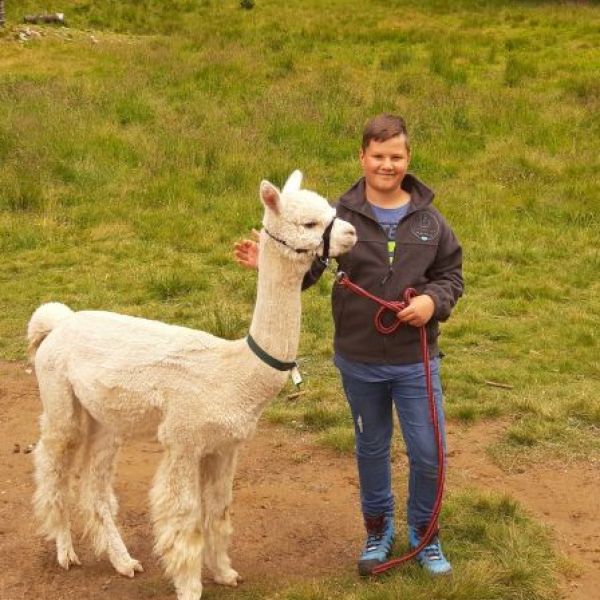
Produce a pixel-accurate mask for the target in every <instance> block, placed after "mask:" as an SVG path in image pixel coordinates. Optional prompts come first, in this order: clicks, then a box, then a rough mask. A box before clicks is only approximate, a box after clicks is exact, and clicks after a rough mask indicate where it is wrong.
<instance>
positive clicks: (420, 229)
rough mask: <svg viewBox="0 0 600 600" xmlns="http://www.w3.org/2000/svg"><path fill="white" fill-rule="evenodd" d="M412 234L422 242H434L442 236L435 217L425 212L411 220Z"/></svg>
mask: <svg viewBox="0 0 600 600" xmlns="http://www.w3.org/2000/svg"><path fill="white" fill-rule="evenodd" d="M410 232H411V233H412V234H413V235H414V236H415V237H416V238H417V239H418V240H421V241H422V242H432V241H433V240H436V239H437V238H438V237H439V235H440V224H439V223H438V221H437V219H436V218H435V217H434V216H433V215H431V214H429V213H426V212H424V213H421V214H418V215H415V216H414V217H413V218H412V219H411V220H410Z"/></svg>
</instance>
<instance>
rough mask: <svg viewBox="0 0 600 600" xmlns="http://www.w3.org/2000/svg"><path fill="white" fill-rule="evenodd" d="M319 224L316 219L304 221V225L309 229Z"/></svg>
mask: <svg viewBox="0 0 600 600" xmlns="http://www.w3.org/2000/svg"><path fill="white" fill-rule="evenodd" d="M317 225H318V223H317V222H316V221H309V222H308V223H304V227H306V228H307V229H312V228H313V227H316V226H317Z"/></svg>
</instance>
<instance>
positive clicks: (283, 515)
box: [0, 362, 600, 600]
mask: <svg viewBox="0 0 600 600" xmlns="http://www.w3.org/2000/svg"><path fill="white" fill-rule="evenodd" d="M40 410H41V407H40V403H39V398H38V393H37V386H36V382H35V377H34V376H33V375H32V374H31V372H28V368H27V366H26V365H24V364H22V363H7V362H0V452H2V461H0V598H1V599H2V600H21V599H25V598H26V599H27V600H30V599H31V598H45V599H46V600H71V599H75V598H77V599H79V598H86V599H89V600H96V599H97V600H100V599H103V600H104V599H106V598H127V599H132V600H135V599H142V598H154V599H155V600H167V599H169V600H173V599H174V597H175V596H174V594H173V592H172V589H171V586H170V584H169V582H168V581H167V580H166V579H165V578H164V577H163V575H162V570H161V568H160V565H159V564H158V561H157V560H156V558H155V557H154V556H153V554H152V536H151V528H150V523H149V515H148V502H147V498H148V489H149V486H150V482H151V480H152V475H153V473H154V470H155V468H156V465H157V462H158V459H159V456H160V447H159V445H158V444H157V443H155V442H131V443H130V444H128V445H127V446H126V447H125V448H124V450H123V452H122V454H121V459H120V466H119V474H118V479H117V483H116V491H117V495H118V497H119V500H120V504H121V510H120V524H121V528H122V532H123V535H124V539H125V541H126V543H127V544H128V546H129V549H130V551H131V553H132V555H133V556H134V557H135V558H137V559H138V560H140V561H141V562H142V564H143V565H144V569H145V572H144V573H143V574H141V575H140V576H137V577H136V578H135V579H134V580H129V579H126V578H123V577H121V576H119V575H117V574H116V573H115V572H114V571H113V570H112V567H111V565H110V564H109V563H108V561H107V560H106V559H101V560H96V559H95V558H94V556H93V554H92V552H91V549H90V547H89V545H88V544H87V543H86V542H85V541H84V542H80V543H76V548H77V551H78V554H79V557H80V559H81V560H82V562H83V567H82V568H73V569H71V571H69V572H68V573H67V572H64V571H62V570H61V569H60V568H59V567H58V565H57V564H56V562H55V554H54V547H53V544H51V543H49V542H45V541H43V540H42V539H40V538H39V536H37V535H36V532H35V524H34V523H33V521H32V511H31V502H30V500H31V495H32V491H33V484H32V461H31V454H28V453H26V449H27V446H28V445H29V444H31V443H33V442H35V440H36V439H37V419H38V415H39V413H40ZM502 427H503V426H502V424H499V423H498V422H491V423H481V424H478V425H475V426H472V427H468V428H467V427H464V426H460V425H457V424H449V427H448V448H449V453H450V457H449V474H448V477H449V479H448V487H449V488H450V489H452V487H459V486H463V485H472V486H475V487H481V488H483V489H494V490H498V491H502V492H505V493H508V494H510V495H511V496H513V497H514V498H516V499H517V500H518V501H519V502H521V504H522V505H523V506H524V507H525V509H526V510H527V511H528V512H529V513H530V514H531V515H532V516H533V517H535V518H536V519H538V520H540V521H542V522H544V523H546V524H548V525H549V526H550V527H551V528H552V529H553V531H554V534H555V540H556V545H557V547H558V549H559V550H560V551H562V552H563V553H564V554H565V555H566V556H567V557H569V558H570V559H572V560H574V561H576V562H577V563H578V564H580V565H581V569H582V574H581V575H580V576H578V577H576V578H574V579H571V580H565V581H564V582H563V583H562V589H563V596H564V598H568V599H571V600H584V599H586V600H587V599H589V598H593V597H596V596H595V594H596V593H597V590H598V589H600V568H599V566H600V486H599V483H600V477H599V473H598V468H597V465H596V466H594V465H592V464H588V463H578V464H572V465H568V466H567V465H556V464H553V465H547V466H540V465H536V466H535V467H531V468H528V469H526V470H524V471H523V472H520V473H514V474H512V473H511V474H507V473H506V472H504V471H503V470H502V469H500V468H499V467H497V466H495V465H494V464H493V463H492V462H491V461H490V460H489V459H488V458H487V456H486V453H485V447H486V446H487V445H489V444H490V443H491V442H492V441H493V440H494V439H495V438H496V436H498V435H499V433H501V430H502ZM15 444H18V445H19V452H15V449H16V448H15ZM395 469H396V470H397V471H399V472H398V473H397V474H396V477H395V482H396V485H397V487H398V486H402V485H403V483H404V480H405V477H404V476H403V474H402V473H401V472H400V471H401V470H403V469H404V461H403V460H398V461H396V465H395ZM399 495H400V494H399ZM233 520H234V526H235V533H234V537H233V542H232V548H231V555H232V558H233V562H234V566H235V568H236V569H237V570H238V571H239V572H240V573H241V574H242V575H243V576H244V578H245V582H246V583H245V584H242V585H253V584H257V583H261V584H264V583H265V582H272V583H273V586H277V587H280V586H281V585H282V583H284V582H289V581H297V580H308V579H311V578H317V577H326V576H327V575H333V574H334V573H335V574H340V570H341V571H342V572H345V573H348V574H352V573H354V572H355V561H356V557H357V553H358V551H359V549H360V545H361V543H362V535H363V533H362V525H361V523H360V518H359V511H358V482H357V476H356V472H355V466H354V460H353V458H352V457H351V456H340V455H338V454H336V453H335V452H333V451H329V450H327V449H324V448H320V447H319V446H316V445H315V444H314V441H313V437H312V436H311V435H310V434H306V433H298V432H293V431H289V430H287V429H283V428H279V427H274V426H271V425H268V424H266V423H262V424H261V425H260V426H259V430H258V433H257V435H256V437H255V438H254V439H253V440H251V441H250V442H248V444H247V447H246V452H245V453H243V454H242V456H241V458H240V463H239V467H238V475H237V477H236V483H235V496H234V505H233ZM450 558H451V557H450ZM210 588H211V584H210V583H209V582H207V592H208V591H209V590H210Z"/></svg>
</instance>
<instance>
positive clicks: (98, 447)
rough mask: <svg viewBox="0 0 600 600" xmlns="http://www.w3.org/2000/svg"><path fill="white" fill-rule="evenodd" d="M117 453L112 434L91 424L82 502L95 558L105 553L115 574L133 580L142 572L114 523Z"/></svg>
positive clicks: (116, 445) (117, 447) (117, 442)
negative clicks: (113, 484)
mask: <svg viewBox="0 0 600 600" xmlns="http://www.w3.org/2000/svg"><path fill="white" fill-rule="evenodd" d="M118 450H119V440H118V438H117V437H116V436H115V434H114V433H112V432H111V431H110V430H108V429H106V428H105V427H102V426H101V425H99V424H98V423H94V425H93V427H92V429H91V432H90V438H88V448H87V456H86V461H85V470H84V472H83V473H82V496H81V500H82V505H83V506H82V508H83V512H84V514H85V517H86V525H87V532H88V533H89V534H90V536H91V537H92V540H93V543H94V547H95V550H96V554H101V553H102V552H104V551H106V553H107V554H108V558H109V560H110V562H111V564H112V566H113V567H114V568H115V570H116V571H117V572H118V573H120V574H121V575H125V576H126V577H133V576H134V574H135V572H136V571H137V572H141V571H143V569H142V565H141V564H140V563H139V562H138V561H137V560H135V559H134V558H132V557H131V556H130V555H129V552H128V551H127V548H126V546H125V543H124V542H123V539H122V538H121V535H120V533H119V530H118V529H117V525H116V523H115V519H116V516H117V510H118V503H117V499H116V497H115V494H114V492H113V488H112V480H113V477H114V472H115V462H116V461H115V459H116V455H117V452H118Z"/></svg>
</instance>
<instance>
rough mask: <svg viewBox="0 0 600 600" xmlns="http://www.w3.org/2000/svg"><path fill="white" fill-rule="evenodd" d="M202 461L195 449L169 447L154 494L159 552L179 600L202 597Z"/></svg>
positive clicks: (159, 470)
mask: <svg viewBox="0 0 600 600" xmlns="http://www.w3.org/2000/svg"><path fill="white" fill-rule="evenodd" d="M199 475H200V474H199V468H198V459H197V457H196V455H195V453H194V451H193V449H191V448H188V447H184V446H183V447H182V446H167V447H166V450H165V455H164V457H163V459H162V461H161V463H160V466H159V467H158V470H157V472H156V476H155V478H154V483H153V485H152V489H151V491H150V502H151V506H152V521H153V524H154V534H155V538H156V542H155V551H156V553H157V554H158V555H159V556H160V557H161V560H162V563H163V565H164V567H165V571H166V573H167V575H168V576H169V577H171V578H172V579H173V582H174V584H175V589H176V590H177V598H178V600H198V599H199V598H200V596H201V595H202V547H203V539H202V521H201V518H202V515H201V502H200V476H199Z"/></svg>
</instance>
